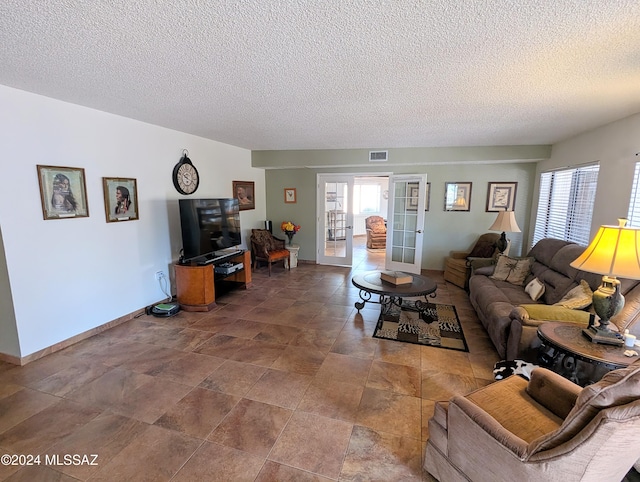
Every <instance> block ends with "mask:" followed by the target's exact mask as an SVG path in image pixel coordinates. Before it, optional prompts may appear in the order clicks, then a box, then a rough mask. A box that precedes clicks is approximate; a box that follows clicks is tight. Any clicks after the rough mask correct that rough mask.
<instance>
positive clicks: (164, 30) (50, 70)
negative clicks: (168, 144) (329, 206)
mask: <svg viewBox="0 0 640 482" xmlns="http://www.w3.org/2000/svg"><path fill="white" fill-rule="evenodd" d="M0 84H4V85H8V86H11V87H16V88H19V89H24V90H27V91H31V92H36V93H39V94H42V95H45V96H49V97H53V98H56V99H61V100H65V101H68V102H73V103H76V104H80V105H84V106H88V107H93V108H96V109H99V110H103V111H107V112H112V113H116V114H120V115H123V116H127V117H132V118H135V119H139V120H142V121H145V122H150V123H152V124H157V125H161V126H165V127H169V128H172V129H176V130H179V131H184V132H189V133H192V134H196V135H199V136H203V137H206V138H210V139H214V140H217V141H221V142H225V143H228V144H232V145H236V146H241V147H245V148H249V149H321V148H322V149H327V148H329V149H337V148H389V147H435V146H480V145H521V144H551V143H554V142H557V141H559V140H562V139H565V138H567V137H570V136H572V135H574V134H576V133H579V132H582V131H585V130H588V129H590V128H593V127H597V126H600V125H603V124H605V123H607V122H611V121H613V120H617V119H621V118H624V117H626V116H628V115H631V114H634V113H637V112H640V1H638V0H596V1H594V0H548V1H540V0H538V1H536V0H521V1H518V0H474V1H463V0H432V1H421V0H414V1H402V0H379V1H374V0H348V1H347V0H297V1H296V0H289V1H287V0H280V1H277V0H254V1H250V0H245V1H206V0H172V1H163V0H136V1H132V0H102V1H98V0H93V1H91V0H58V1H53V0H50V1H45V0H2V2H0Z"/></svg>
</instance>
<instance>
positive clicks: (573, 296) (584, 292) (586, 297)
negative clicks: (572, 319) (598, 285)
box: [554, 280, 593, 310]
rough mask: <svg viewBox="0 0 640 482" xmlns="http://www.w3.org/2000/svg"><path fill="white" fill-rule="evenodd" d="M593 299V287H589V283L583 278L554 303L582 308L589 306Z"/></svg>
mask: <svg viewBox="0 0 640 482" xmlns="http://www.w3.org/2000/svg"><path fill="white" fill-rule="evenodd" d="M592 299H593V292H592V291H591V288H589V283H587V282H586V281H585V280H581V281H580V284H579V285H578V286H576V287H575V288H573V289H572V290H570V291H569V292H568V293H567V294H566V295H564V296H563V297H562V299H561V300H560V301H558V302H557V303H554V305H555V306H564V307H565V308H571V309H572V310H581V309H583V308H586V307H587V306H589V305H590V304H591V300H592Z"/></svg>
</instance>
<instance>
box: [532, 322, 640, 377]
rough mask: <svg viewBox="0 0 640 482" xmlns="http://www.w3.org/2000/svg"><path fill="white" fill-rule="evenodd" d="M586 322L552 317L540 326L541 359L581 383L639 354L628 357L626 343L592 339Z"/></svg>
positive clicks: (543, 362)
mask: <svg viewBox="0 0 640 482" xmlns="http://www.w3.org/2000/svg"><path fill="white" fill-rule="evenodd" d="M583 328H584V325H580V324H577V323H565V322H561V321H550V322H548V323H543V324H542V325H540V326H539V327H538V338H540V340H541V341H542V346H541V347H540V351H539V352H538V359H539V362H540V364H541V365H542V366H544V367H546V368H549V369H550V370H553V371H554V372H556V373H559V374H560V375H562V376H564V377H565V378H568V379H569V380H571V381H572V382H574V383H577V384H578V385H581V386H585V385H589V384H591V383H595V382H597V381H598V380H600V378H602V376H603V375H604V374H605V373H607V372H608V371H611V370H615V369H617V368H623V367H626V366H628V365H630V364H631V363H632V362H633V361H634V360H635V359H636V357H627V356H625V355H624V351H625V350H627V349H628V348H625V347H624V346H614V345H604V344H600V343H593V342H591V341H589V340H588V339H587V338H586V337H585V336H584V335H583V334H582V330H583Z"/></svg>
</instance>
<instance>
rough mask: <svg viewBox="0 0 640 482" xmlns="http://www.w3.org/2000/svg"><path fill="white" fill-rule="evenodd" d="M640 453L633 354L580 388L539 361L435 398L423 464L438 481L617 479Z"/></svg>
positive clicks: (639, 369)
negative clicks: (522, 372)
mask: <svg viewBox="0 0 640 482" xmlns="http://www.w3.org/2000/svg"><path fill="white" fill-rule="evenodd" d="M639 458H640V360H637V361H636V362H634V363H633V364H632V365H630V366H628V367H627V368H621V369H619V370H615V371H612V372H609V373H607V374H605V375H604V377H602V379H601V380H600V381H599V382H597V383H594V384H593V385H589V386H587V387H585V388H580V387H579V386H578V385H575V384H573V383H572V382H570V381H569V380H567V379H565V378H562V377H561V376H560V375H558V374H556V373H553V372H551V371H549V370H547V369H545V368H535V369H534V370H533V372H532V374H531V381H529V382H527V381H526V380H525V379H523V378H521V377H520V376H518V375H514V376H511V377H509V378H507V379H505V380H501V381H499V382H494V383H492V384H491V385H488V386H486V387H483V388H481V389H479V390H476V391H475V392H472V393H470V394H469V395H467V396H465V397H462V396H456V397H454V398H453V399H451V400H450V401H449V402H438V403H436V406H435V411H434V415H433V417H432V418H431V420H430V421H429V440H428V441H427V448H426V451H425V460H424V468H425V469H426V470H427V471H428V472H429V473H430V474H431V475H432V476H433V477H435V478H436V479H438V480H440V481H447V482H448V481H463V480H464V481H468V480H476V481H492V482H493V481H509V482H511V481H514V480H517V481H520V482H525V481H541V480H544V481H562V482H571V481H578V480H580V481H603V480H611V481H618V480H622V479H623V478H624V477H625V475H626V474H627V472H628V471H629V470H630V469H631V467H632V466H633V465H634V463H637V462H636V461H638V459H639Z"/></svg>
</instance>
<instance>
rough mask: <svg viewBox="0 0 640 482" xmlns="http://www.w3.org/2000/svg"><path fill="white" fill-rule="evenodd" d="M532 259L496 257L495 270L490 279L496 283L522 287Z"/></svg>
mask: <svg viewBox="0 0 640 482" xmlns="http://www.w3.org/2000/svg"><path fill="white" fill-rule="evenodd" d="M531 263H533V258H510V257H509V256H505V255H501V256H498V262H497V263H496V269H495V270H494V271H493V275H492V276H491V278H493V279H495V280H498V281H508V282H509V283H511V284H514V285H518V286H522V284H523V283H524V280H525V278H526V277H527V276H528V275H529V272H530V271H531Z"/></svg>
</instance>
